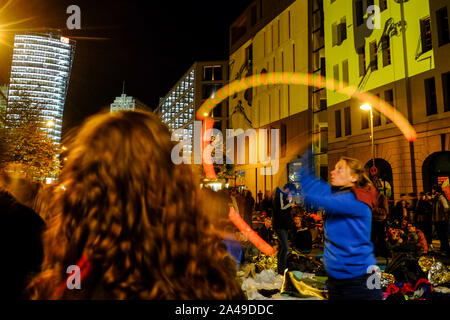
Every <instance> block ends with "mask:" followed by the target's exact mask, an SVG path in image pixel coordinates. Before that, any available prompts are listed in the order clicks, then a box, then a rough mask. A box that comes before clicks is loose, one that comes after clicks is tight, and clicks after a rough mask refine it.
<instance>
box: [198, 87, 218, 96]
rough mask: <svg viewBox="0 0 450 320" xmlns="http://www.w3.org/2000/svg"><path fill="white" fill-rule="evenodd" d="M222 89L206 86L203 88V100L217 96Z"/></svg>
mask: <svg viewBox="0 0 450 320" xmlns="http://www.w3.org/2000/svg"><path fill="white" fill-rule="evenodd" d="M219 89H220V86H219V85H205V86H203V95H202V98H203V99H208V98H211V97H212V96H213V95H215V94H216V91H217V90H219Z"/></svg>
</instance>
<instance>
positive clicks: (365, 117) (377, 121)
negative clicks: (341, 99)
mask: <svg viewBox="0 0 450 320" xmlns="http://www.w3.org/2000/svg"><path fill="white" fill-rule="evenodd" d="M376 96H378V97H380V94H376ZM384 100H385V101H386V102H387V103H389V104H390V105H393V103H394V92H393V91H392V89H389V90H386V91H384ZM334 121H335V137H336V138H340V137H342V119H341V110H335V112H334ZM390 122H391V121H390V120H389V119H387V118H386V124H388V123H390ZM381 124H382V123H381V115H380V113H379V112H378V111H377V110H376V109H375V108H373V126H374V127H378V126H381ZM368 128H369V112H365V111H361V129H368ZM351 134H352V123H351V113H350V107H345V108H344V135H345V136H350V135H351Z"/></svg>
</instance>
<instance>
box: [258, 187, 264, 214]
mask: <svg viewBox="0 0 450 320" xmlns="http://www.w3.org/2000/svg"><path fill="white" fill-rule="evenodd" d="M262 199H263V193H262V192H261V190H259V192H258V209H259V210H261V208H262Z"/></svg>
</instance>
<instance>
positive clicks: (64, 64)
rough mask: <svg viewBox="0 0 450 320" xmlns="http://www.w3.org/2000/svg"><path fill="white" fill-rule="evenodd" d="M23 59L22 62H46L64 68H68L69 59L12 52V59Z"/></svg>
mask: <svg viewBox="0 0 450 320" xmlns="http://www.w3.org/2000/svg"><path fill="white" fill-rule="evenodd" d="M14 60H16V61H24V62H30V63H31V62H35V63H46V64H51V65H56V66H61V67H65V68H69V65H70V61H69V60H67V59H56V58H53V57H44V56H37V55H34V54H33V55H29V54H28V55H26V54H14V55H13V61H14Z"/></svg>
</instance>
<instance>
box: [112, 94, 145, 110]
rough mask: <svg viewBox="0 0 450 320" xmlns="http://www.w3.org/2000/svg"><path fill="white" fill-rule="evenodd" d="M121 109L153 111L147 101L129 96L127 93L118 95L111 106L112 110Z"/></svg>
mask: <svg viewBox="0 0 450 320" xmlns="http://www.w3.org/2000/svg"><path fill="white" fill-rule="evenodd" d="M121 110H144V111H152V110H151V109H150V108H149V107H148V106H147V105H146V104H145V103H143V102H142V101H140V100H138V99H135V98H133V97H131V96H127V95H126V94H125V93H122V94H121V95H120V97H116V99H115V100H114V102H113V103H111V106H110V112H117V111H121Z"/></svg>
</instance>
